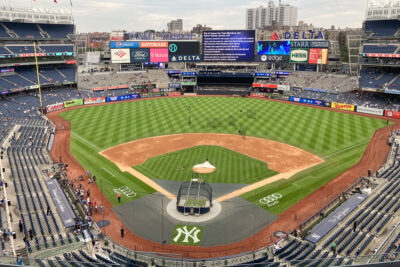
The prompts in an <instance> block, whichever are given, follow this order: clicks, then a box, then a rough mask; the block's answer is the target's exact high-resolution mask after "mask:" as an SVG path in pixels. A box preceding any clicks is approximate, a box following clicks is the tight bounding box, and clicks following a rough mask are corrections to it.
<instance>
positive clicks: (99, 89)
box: [92, 87, 104, 92]
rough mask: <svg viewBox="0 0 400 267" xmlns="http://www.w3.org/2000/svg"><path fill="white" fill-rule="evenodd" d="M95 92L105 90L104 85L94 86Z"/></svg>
mask: <svg viewBox="0 0 400 267" xmlns="http://www.w3.org/2000/svg"><path fill="white" fill-rule="evenodd" d="M92 91H93V92H97V91H104V87H94V88H92Z"/></svg>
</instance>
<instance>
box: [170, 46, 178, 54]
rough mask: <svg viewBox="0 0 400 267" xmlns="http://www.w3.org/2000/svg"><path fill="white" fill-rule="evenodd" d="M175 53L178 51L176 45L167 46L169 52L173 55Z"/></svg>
mask: <svg viewBox="0 0 400 267" xmlns="http://www.w3.org/2000/svg"><path fill="white" fill-rule="evenodd" d="M176 51H178V46H177V45H176V44H170V45H169V52H171V53H175V52H176Z"/></svg>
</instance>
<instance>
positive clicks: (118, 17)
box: [0, 0, 367, 32]
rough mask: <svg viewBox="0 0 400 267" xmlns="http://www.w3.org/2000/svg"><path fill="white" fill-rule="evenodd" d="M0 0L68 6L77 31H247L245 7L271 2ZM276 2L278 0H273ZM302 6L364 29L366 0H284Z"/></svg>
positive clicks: (317, 19)
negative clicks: (176, 25) (175, 27)
mask: <svg viewBox="0 0 400 267" xmlns="http://www.w3.org/2000/svg"><path fill="white" fill-rule="evenodd" d="M53 1H54V0H36V2H35V3H34V2H33V0H0V3H1V4H2V5H4V4H7V5H8V4H12V5H14V6H16V7H21V6H27V7H37V8H55V7H57V8H67V9H69V8H70V1H72V11H73V15H74V18H75V24H76V26H77V31H78V32H95V31H99V32H103V31H105V32H110V31H112V30H127V31H145V30H148V29H154V30H164V29H165V30H166V29H167V23H168V22H169V21H170V20H171V19H177V18H182V19H183V27H184V29H185V30H190V29H192V27H193V26H195V25H196V24H203V25H204V24H206V25H207V26H211V27H212V28H213V29H244V28H245V11H246V8H254V7H258V6H260V5H264V6H266V5H267V2H268V1H267V0H265V1H256V0H196V1H192V0H108V1H107V0H57V1H58V4H54V3H53ZM275 1H276V3H277V1H278V0H275ZM282 2H284V3H287V4H291V5H294V6H297V7H298V20H303V21H305V22H307V23H313V25H314V26H317V27H325V28H330V27H331V25H335V26H336V27H342V28H344V27H352V28H360V27H361V26H362V22H363V20H364V18H365V11H366V5H367V0H333V1H332V0H282Z"/></svg>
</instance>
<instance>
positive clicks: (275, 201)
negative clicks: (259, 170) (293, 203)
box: [259, 193, 282, 207]
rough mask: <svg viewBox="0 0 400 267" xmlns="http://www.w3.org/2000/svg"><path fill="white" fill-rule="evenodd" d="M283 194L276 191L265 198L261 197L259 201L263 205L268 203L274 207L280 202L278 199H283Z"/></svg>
mask: <svg viewBox="0 0 400 267" xmlns="http://www.w3.org/2000/svg"><path fill="white" fill-rule="evenodd" d="M281 198H282V195H281V194H279V193H275V194H272V195H269V196H266V197H264V198H261V199H260V200H259V201H260V203H261V204H262V205H268V207H272V206H275V205H278V204H279V201H278V199H281Z"/></svg>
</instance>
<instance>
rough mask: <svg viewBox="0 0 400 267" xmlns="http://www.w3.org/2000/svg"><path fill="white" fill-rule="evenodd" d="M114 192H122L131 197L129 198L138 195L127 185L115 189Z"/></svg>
mask: <svg viewBox="0 0 400 267" xmlns="http://www.w3.org/2000/svg"><path fill="white" fill-rule="evenodd" d="M114 193H116V194H118V193H120V194H122V195H125V196H126V197H129V198H134V197H136V193H135V192H134V191H133V190H132V189H130V188H129V187H127V186H123V187H120V188H117V189H114Z"/></svg>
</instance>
